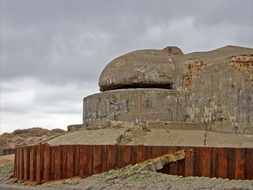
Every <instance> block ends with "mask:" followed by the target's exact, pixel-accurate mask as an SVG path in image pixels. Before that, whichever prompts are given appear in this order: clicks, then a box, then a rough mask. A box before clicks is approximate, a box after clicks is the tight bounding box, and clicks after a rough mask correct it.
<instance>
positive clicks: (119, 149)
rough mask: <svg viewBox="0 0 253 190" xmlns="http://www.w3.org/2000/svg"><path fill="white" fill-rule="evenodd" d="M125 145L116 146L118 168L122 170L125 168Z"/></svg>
mask: <svg viewBox="0 0 253 190" xmlns="http://www.w3.org/2000/svg"><path fill="white" fill-rule="evenodd" d="M123 146H124V145H116V155H115V156H116V158H115V159H116V168H121V167H122V166H123V161H122V158H123V156H122V147H123Z"/></svg>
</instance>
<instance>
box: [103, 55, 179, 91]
mask: <svg viewBox="0 0 253 190" xmlns="http://www.w3.org/2000/svg"><path fill="white" fill-rule="evenodd" d="M170 55H174V54H169V53H167V51H163V50H139V51H134V52H130V53H128V54H125V55H123V56H120V57H118V58H117V59H114V60H113V61H111V62H110V63H109V64H108V65H107V66H106V67H105V69H104V70H103V71H102V73H101V75H100V78H99V86H100V90H101V91H105V90H111V89H118V88H129V87H137V86H138V87H150V86H162V87H165V88H170V84H171V83H174V79H175V74H176V73H175V65H174V63H173V62H172V59H171V58H170Z"/></svg>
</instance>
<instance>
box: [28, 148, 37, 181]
mask: <svg viewBox="0 0 253 190" xmlns="http://www.w3.org/2000/svg"><path fill="white" fill-rule="evenodd" d="M29 173H30V176H29V180H30V181H35V179H36V146H31V147H30V172H29Z"/></svg>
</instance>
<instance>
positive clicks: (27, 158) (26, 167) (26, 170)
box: [23, 147, 30, 181]
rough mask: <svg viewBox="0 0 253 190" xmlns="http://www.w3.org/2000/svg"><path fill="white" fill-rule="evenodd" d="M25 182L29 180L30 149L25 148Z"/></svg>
mask: <svg viewBox="0 0 253 190" xmlns="http://www.w3.org/2000/svg"><path fill="white" fill-rule="evenodd" d="M23 150H24V180H25V181H27V180H28V179H29V164H30V163H29V161H30V159H29V154H30V151H29V147H24V148H23Z"/></svg>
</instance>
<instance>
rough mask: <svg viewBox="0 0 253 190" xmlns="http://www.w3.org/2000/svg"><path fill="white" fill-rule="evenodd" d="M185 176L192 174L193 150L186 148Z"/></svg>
mask: <svg viewBox="0 0 253 190" xmlns="http://www.w3.org/2000/svg"><path fill="white" fill-rule="evenodd" d="M184 175H185V176H193V175H194V150H193V148H187V149H186V151H185V173H184Z"/></svg>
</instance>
